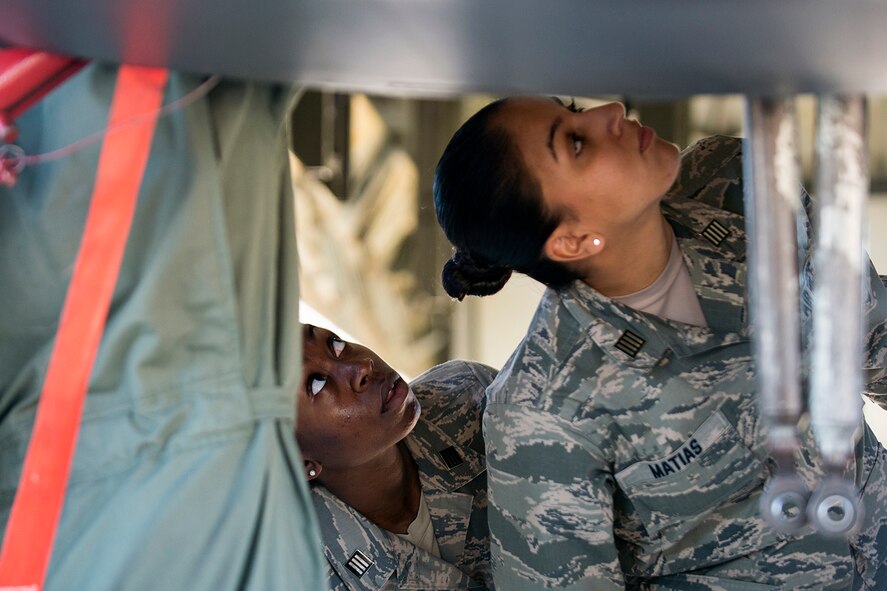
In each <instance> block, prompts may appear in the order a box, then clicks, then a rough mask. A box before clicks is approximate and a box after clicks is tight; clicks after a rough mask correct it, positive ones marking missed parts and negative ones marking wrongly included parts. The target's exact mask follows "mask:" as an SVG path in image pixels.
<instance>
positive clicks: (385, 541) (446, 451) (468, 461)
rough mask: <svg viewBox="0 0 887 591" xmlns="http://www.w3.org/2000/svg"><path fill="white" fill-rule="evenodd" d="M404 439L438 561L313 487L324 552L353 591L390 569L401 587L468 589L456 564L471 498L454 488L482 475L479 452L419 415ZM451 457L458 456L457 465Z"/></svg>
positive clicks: (366, 588) (379, 580)
mask: <svg viewBox="0 0 887 591" xmlns="http://www.w3.org/2000/svg"><path fill="white" fill-rule="evenodd" d="M405 441H406V444H407V447H408V448H409V450H410V453H411V454H412V456H413V458H414V459H415V461H416V463H417V465H418V467H419V478H420V480H421V482H422V492H423V493H424V494H425V502H426V503H427V505H428V510H429V512H430V513H431V520H432V524H433V526H434V533H435V536H436V537H437V540H438V545H439V546H440V550H441V556H442V557H443V559H440V558H437V557H436V556H434V555H432V554H430V553H428V552H425V551H424V550H421V549H419V548H416V547H415V546H413V545H412V544H410V543H409V542H407V541H405V540H402V539H401V538H399V537H398V536H396V535H395V534H392V533H390V532H388V531H385V530H383V529H382V528H380V527H378V526H376V525H375V524H373V523H371V522H370V521H369V520H367V519H366V518H364V517H363V516H362V515H361V514H360V513H358V512H357V511H355V510H354V509H353V508H352V507H351V506H350V505H348V504H346V503H344V502H343V501H342V500H340V499H339V498H338V497H336V496H335V495H333V494H332V493H330V492H329V491H328V490H326V489H325V488H323V487H322V486H316V487H314V488H313V490H312V493H313V494H312V497H313V500H314V505H315V509H316V511H317V515H318V519H319V522H320V529H321V537H322V540H323V544H324V555H325V556H326V559H327V561H328V562H329V563H330V565H331V566H332V568H333V569H334V570H335V571H336V574H338V576H339V578H341V579H342V581H343V582H344V583H345V585H346V587H347V588H348V589H349V590H353V591H357V590H361V591H376V590H378V589H381V588H382V586H383V585H384V584H385V583H386V582H387V581H388V580H389V579H390V578H391V575H392V574H393V573H394V572H395V571H396V572H397V581H398V586H399V587H400V588H404V589H411V588H423V589H464V588H469V587H470V585H471V584H472V581H471V579H470V578H469V577H468V576H467V575H465V573H463V572H462V571H461V570H459V568H458V567H457V566H456V565H459V563H460V560H461V557H462V554H463V549H464V547H465V538H466V534H467V530H468V522H469V521H470V518H471V510H472V503H473V499H474V497H473V495H471V494H465V493H460V492H456V491H457V490H458V489H459V488H461V487H462V486H464V485H466V484H468V483H469V482H471V481H473V480H475V479H476V478H478V477H479V476H482V475H483V474H484V471H485V464H484V459H483V456H482V455H481V454H479V453H478V452H476V451H474V450H472V449H471V448H469V447H466V446H462V445H460V444H459V443H458V442H457V441H455V440H454V439H452V438H451V437H449V436H448V435H447V434H446V433H444V432H443V431H441V430H440V429H438V428H437V427H435V426H434V425H431V424H430V423H428V422H427V421H424V420H422V419H420V420H419V422H418V423H417V424H416V427H415V428H414V429H413V432H412V433H410V435H409V436H408V437H407V438H406V440H405ZM457 457H458V458H461V460H462V461H461V462H459V463H458V464H457V459H456V458H457ZM448 461H449V462H450V464H451V465H453V467H452V468H449V467H448V465H447V462H448ZM357 553H360V554H357ZM361 555H362V556H361ZM349 563H350V566H349ZM366 564H369V565H370V566H369V567H368V568H366V571H365V572H363V574H362V575H358V574H357V573H356V572H355V571H354V568H357V570H358V571H360V570H363V566H362V565H366ZM428 572H433V573H434V578H433V581H429V580H428V578H427V577H426V576H423V574H424V573H428Z"/></svg>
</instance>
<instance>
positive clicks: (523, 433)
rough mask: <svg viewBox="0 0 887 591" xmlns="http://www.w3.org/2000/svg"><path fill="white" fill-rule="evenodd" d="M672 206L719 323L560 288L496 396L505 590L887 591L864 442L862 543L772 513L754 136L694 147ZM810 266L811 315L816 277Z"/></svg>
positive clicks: (879, 480)
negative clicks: (750, 165) (797, 531)
mask: <svg viewBox="0 0 887 591" xmlns="http://www.w3.org/2000/svg"><path fill="white" fill-rule="evenodd" d="M805 204H806V205H809V199H806V196H805ZM662 210H663V212H664V214H665V216H666V218H667V219H668V221H669V222H670V223H671V225H672V227H673V229H674V232H675V236H676V238H677V240H678V243H679V245H680V247H681V250H682V252H683V257H684V261H685V263H686V265H687V268H688V269H689V272H690V276H691V278H692V280H693V283H694V285H695V288H696V292H697V294H698V296H699V303H700V305H701V307H702V310H703V313H704V314H705V318H706V320H707V322H708V325H709V326H708V327H707V328H703V327H696V326H690V325H687V324H682V323H679V322H672V321H670V320H665V319H662V318H659V317H657V316H653V315H650V314H646V313H643V312H638V311H636V310H633V309H631V308H629V307H627V306H624V305H622V304H620V303H617V302H614V301H612V300H610V299H608V298H606V297H603V296H602V295H601V294H599V293H597V292H596V291H595V290H593V289H591V288H590V287H589V286H587V285H586V284H584V283H582V282H575V283H574V284H573V285H571V286H570V287H568V288H566V289H564V290H561V291H559V292H558V291H553V290H547V291H546V293H545V295H544V297H543V299H542V302H541V303H540V305H539V308H538V310H537V313H536V316H535V317H534V319H533V322H532V324H531V326H530V329H529V331H528V334H527V336H526V337H525V339H524V340H523V342H522V343H521V345H520V346H519V347H518V349H517V350H516V351H515V353H514V354H513V355H512V357H511V358H510V359H509V361H508V362H507V363H506V365H505V367H504V368H503V369H502V371H501V372H500V374H499V376H498V378H497V379H496V380H495V382H494V383H493V384H492V385H491V386H490V388H489V389H488V392H487V394H488V403H487V404H488V407H487V413H486V415H485V417H484V432H485V437H486V440H487V464H488V478H489V499H490V510H489V513H490V530H491V547H492V557H493V573H494V580H495V581H496V585H497V587H498V588H499V589H507V590H509V591H519V590H521V589H527V590H530V589H532V590H536V589H543V588H557V589H596V590H597V589H624V588H629V589H685V590H705V591H710V590H718V589H724V590H738V589H743V590H765V589H848V588H860V589H862V588H868V589H887V572H881V571H879V570H878V569H879V568H881V569H882V571H883V569H884V568H885V567H884V566H882V565H883V563H884V562H885V556H887V544H885V537H887V527H884V526H885V524H887V466H885V458H884V457H883V454H884V452H883V449H882V448H881V446H880V445H879V444H878V443H877V441H876V440H875V438H874V436H873V435H872V433H871V432H870V431H869V430H868V429H866V430H865V433H864V437H863V440H862V441H861V442H860V445H859V446H858V454H857V462H855V465H853V466H848V467H847V470H848V473H849V474H853V473H854V472H855V476H856V480H857V482H858V483H859V484H860V485H863V486H864V489H863V492H864V497H865V504H866V507H867V509H868V518H867V521H866V524H865V526H864V528H863V530H862V532H861V533H860V534H859V535H858V536H857V537H856V538H855V539H854V540H852V541H851V543H850V544H849V545H848V543H847V542H846V541H840V540H828V539H824V538H822V537H820V536H817V535H814V534H813V533H812V532H811V531H809V530H808V531H804V532H802V534H801V535H799V536H796V537H792V536H786V535H782V534H779V533H776V532H775V531H773V530H772V529H771V528H770V527H768V525H767V524H766V523H765V522H764V521H763V520H762V519H761V517H760V516H759V514H758V499H759V498H760V495H761V492H762V489H763V486H764V483H765V481H766V480H767V478H768V477H769V476H770V474H771V473H772V471H773V467H774V466H773V464H772V461H771V460H770V459H769V458H768V454H767V450H766V447H765V433H764V427H763V425H762V424H761V422H760V420H759V415H758V410H757V406H756V403H757V400H756V396H755V391H756V385H755V372H754V368H753V359H752V348H751V343H750V328H749V325H748V319H747V301H746V284H747V270H746V259H745V232H744V223H743V217H742V162H741V142H740V140H737V139H734V138H726V137H715V138H708V139H706V140H703V141H700V142H698V143H697V144H695V145H694V146H692V147H691V148H689V149H688V150H687V151H686V152H685V154H684V156H683V166H682V171H681V177H680V179H679V181H678V182H677V183H676V185H675V187H674V188H673V189H672V191H670V193H669V195H668V196H667V197H666V198H665V200H664V202H663V204H662ZM800 221H801V222H803V223H802V225H801V230H802V232H801V234H802V235H801V238H800V241H799V242H800V244H801V246H802V252H801V253H800V254H801V255H802V256H803V257H807V255H809V254H810V253H809V248H810V245H811V244H812V240H811V237H810V236H809V235H808V234H809V228H808V227H807V226H806V225H804V224H805V221H804V220H800ZM802 262H803V264H802V269H803V270H804V273H805V275H808V276H805V277H804V280H803V282H802V285H803V289H802V291H803V296H804V302H805V308H806V307H807V305H808V304H809V301H810V300H809V295H810V294H809V290H810V287H811V286H812V281H811V279H812V278H811V277H809V272H810V267H809V265H808V264H807V263H806V261H802ZM867 297H868V298H869V303H870V306H869V311H868V335H867V340H866V345H867V351H868V354H867V359H866V368H867V369H868V385H867V390H869V391H870V392H871V393H873V394H881V393H883V392H884V387H883V382H884V377H883V376H884V362H885V351H887V347H885V342H887V341H885V309H887V291H885V289H884V286H883V285H882V283H881V281H880V280H879V279H878V277H877V276H876V275H874V272H873V271H872V276H871V285H870V286H869V293H868V295H867ZM804 314H805V318H809V310H805V312H804ZM807 340H808V339H805V342H807ZM803 437H804V448H803V449H802V451H801V452H800V453H799V454H798V457H797V458H796V463H797V465H798V471H799V473H800V475H801V476H802V477H803V478H804V479H805V480H806V481H807V482H808V484H809V485H813V484H814V483H815V482H816V481H817V480H819V479H820V477H821V476H822V469H821V467H820V465H821V462H820V458H819V457H818V455H817V453H816V449H815V446H814V444H813V439H812V434H811V433H810V431H809V428H807V427H804V432H803ZM860 459H861V461H859V460H860ZM879 539H880V540H881V541H880V543H879V544H880V546H881V547H882V548H883V549H882V550H881V552H880V555H879V554H878V547H877V546H878V543H877V542H878V540H879ZM855 572H856V573H859V576H857V577H856V579H855V580H854V573H855Z"/></svg>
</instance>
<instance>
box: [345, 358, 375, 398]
mask: <svg viewBox="0 0 887 591" xmlns="http://www.w3.org/2000/svg"><path fill="white" fill-rule="evenodd" d="M348 365H349V368H348V369H349V371H350V372H351V376H350V380H351V387H352V388H353V389H354V391H355V392H363V391H364V390H366V389H367V386H369V384H370V379H371V378H372V376H373V370H374V369H375V368H374V367H373V360H372V359H370V358H369V357H357V358H354V359H352V360H350V361H349V363H348Z"/></svg>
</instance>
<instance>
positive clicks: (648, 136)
mask: <svg viewBox="0 0 887 591" xmlns="http://www.w3.org/2000/svg"><path fill="white" fill-rule="evenodd" d="M655 136H656V132H655V131H653V128H651V127H647V126H646V125H641V130H640V131H639V132H638V143H639V144H640V149H641V154H643V153H644V151H645V150H646V149H647V148H648V147H650V144H651V143H653V138H654V137H655Z"/></svg>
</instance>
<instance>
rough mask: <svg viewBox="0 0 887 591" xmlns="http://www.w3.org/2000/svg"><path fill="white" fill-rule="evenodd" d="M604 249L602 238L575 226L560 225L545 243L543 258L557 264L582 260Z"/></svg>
mask: <svg viewBox="0 0 887 591" xmlns="http://www.w3.org/2000/svg"><path fill="white" fill-rule="evenodd" d="M603 249H604V237H603V236H601V235H600V234H597V233H593V232H589V231H588V230H584V229H581V228H578V227H575V226H568V225H565V224H561V225H560V226H558V227H557V228H555V230H554V232H552V233H551V236H549V237H548V240H546V241H545V246H544V250H545V256H547V257H548V258H549V259H551V260H553V261H557V262H559V263H570V262H575V261H578V260H582V259H585V258H588V257H591V256H594V255H596V254H599V253H600V252H601V251H602V250H603Z"/></svg>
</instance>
